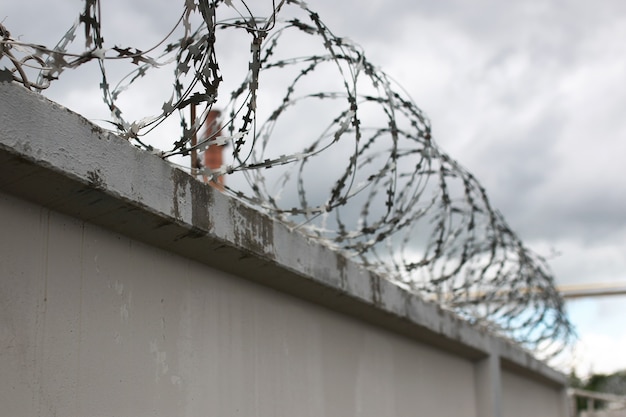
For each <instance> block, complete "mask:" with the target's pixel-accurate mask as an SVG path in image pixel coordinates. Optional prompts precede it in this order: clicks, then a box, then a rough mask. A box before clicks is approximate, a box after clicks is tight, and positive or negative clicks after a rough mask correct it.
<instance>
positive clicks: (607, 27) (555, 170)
mask: <svg viewBox="0 0 626 417" xmlns="http://www.w3.org/2000/svg"><path fill="white" fill-rule="evenodd" d="M256 1H257V0H255V2H256ZM103 3H104V4H103V12H104V13H105V15H106V16H108V25H109V26H108V29H109V32H105V41H107V42H110V43H109V44H110V45H113V44H115V43H122V44H133V42H139V43H140V44H142V43H143V47H147V46H148V45H150V44H152V43H155V41H158V40H159V39H160V38H161V37H162V36H163V34H164V33H165V32H166V28H169V27H170V25H171V24H173V23H174V21H175V20H176V17H177V16H178V15H179V10H181V4H182V3H183V1H182V0H181V1H180V2H176V1H171V0H168V1H165V0H161V1H154V0H151V1H147V0H141V1H139V0H137V1H133V2H124V1H120V0H108V1H107V2H103ZM268 4H269V5H271V3H270V2H269V1H268ZM308 4H309V7H310V8H312V9H315V10H317V11H319V14H320V17H321V18H322V20H323V21H324V22H325V23H326V24H327V26H329V27H330V28H331V30H332V31H333V32H334V33H335V34H336V35H338V36H345V37H348V38H350V39H351V40H352V41H354V42H355V43H358V44H360V45H361V46H362V47H363V49H364V50H365V52H366V55H367V56H368V59H369V60H370V61H371V62H373V63H375V64H376V65H378V66H380V67H381V68H382V69H383V70H385V71H386V72H387V73H388V74H389V75H391V76H392V77H393V78H394V79H395V80H397V81H398V82H399V84H401V85H402V86H403V87H404V88H405V89H406V90H407V92H408V93H409V94H410V95H411V97H412V98H413V99H414V101H415V102H416V103H417V105H418V106H419V107H420V108H421V109H422V110H424V112H425V113H426V114H427V115H428V117H429V118H430V120H431V122H432V126H433V133H434V138H435V140H436V141H437V142H438V143H439V145H440V146H441V147H442V148H443V149H444V150H445V151H447V153H448V154H450V155H451V156H452V157H453V158H455V159H457V160H458V161H459V162H460V163H461V164H462V165H464V166H465V167H466V168H468V169H469V170H470V171H471V172H472V173H474V174H475V175H476V177H478V179H479V180H480V181H481V182H482V183H483V185H484V186H485V188H486V189H487V192H488V194H489V196H490V198H491V200H492V203H493V205H494V206H495V207H496V208H498V209H499V210H500V211H501V212H502V213H503V214H504V216H505V217H506V219H507V220H508V223H509V225H510V226H511V227H512V228H513V229H514V230H515V231H516V232H517V233H518V234H519V235H520V236H521V238H522V239H523V240H524V241H525V243H526V244H527V246H529V247H531V248H532V249H533V250H535V251H536V252H539V253H540V254H542V255H544V256H546V257H547V258H548V259H549V262H550V265H551V267H552V269H553V272H554V274H555V276H556V279H557V282H558V283H559V284H570V283H609V282H626V274H625V271H626V222H625V220H626V181H625V180H624V174H625V173H626V171H625V169H624V167H623V159H624V158H625V157H626V140H625V139H626V117H624V116H623V115H622V112H623V109H624V108H626V88H625V87H624V86H623V85H624V82H623V80H624V79H625V74H626V42H624V39H626V2H624V1H622V0H602V1H599V2H595V3H594V4H593V6H592V5H591V4H590V3H589V2H583V1H582V0H569V1H561V0H524V1H517V0H514V1H510V2H502V1H497V0H476V1H472V2H470V1H461V0H438V1H433V0H428V1H427V0H392V1H381V0H367V1H366V0H359V1H357V0H342V1H329V0H318V1H316V2H315V1H309V2H308ZM80 7H81V6H80V2H78V1H77V0H72V1H70V0H57V1H55V2H49V1H44V0H31V1H28V2H18V1H10V2H8V4H7V5H3V8H2V11H1V12H0V13H1V14H0V20H1V21H3V24H4V25H5V26H6V27H7V28H8V29H9V30H10V31H11V33H12V35H13V36H14V37H19V38H20V39H21V40H23V41H27V42H33V43H40V44H45V45H50V46H52V45H54V44H55V43H56V41H57V40H58V39H59V38H60V37H61V36H62V34H63V33H64V32H65V30H66V29H67V28H68V27H69V26H70V25H71V23H72V22H73V21H74V19H75V18H76V16H77V14H78V12H79V10H80ZM126 39H132V40H133V42H129V41H125V40H126ZM247 53H248V52H247V51H246V52H245V54H246V56H247ZM92 71H93V69H92ZM63 77H64V78H62V79H61V80H60V81H59V84H60V86H59V87H58V88H56V87H54V88H51V89H50V91H49V92H47V93H46V94H47V95H48V96H49V97H51V98H53V99H54V100H57V101H59V102H61V103H62V104H64V105H66V106H68V107H70V108H72V109H74V110H76V111H78V112H79V113H82V114H84V115H85V116H87V117H89V118H92V119H98V118H100V117H106V111H105V110H106V109H103V108H102V106H103V105H102V102H101V100H100V96H101V93H100V92H99V90H98V83H99V79H98V77H97V76H92V75H90V73H89V70H88V69H87V70H83V69H81V70H78V71H77V72H76V74H74V75H72V74H69V73H66V74H63ZM61 82H64V83H65V84H61ZM152 94H157V95H158V90H157V91H150V92H148V93H146V95H145V97H144V100H145V101H146V102H150V101H154V97H153V96H152ZM165 99H167V98H165ZM157 101H158V100H157ZM163 101H164V100H163V99H160V102H163ZM568 311H569V313H570V317H571V319H572V321H573V322H574V324H575V325H576V326H577V330H578V333H579V336H580V340H579V342H578V349H577V355H576V363H575V364H576V366H577V369H578V371H579V373H583V374H584V373H587V372H612V371H615V370H617V369H626V354H624V352H626V326H625V325H624V324H623V321H624V320H623V319H624V318H625V317H626V296H614V297H606V298H593V299H583V300H577V301H569V302H568Z"/></svg>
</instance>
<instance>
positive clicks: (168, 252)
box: [0, 83, 565, 417]
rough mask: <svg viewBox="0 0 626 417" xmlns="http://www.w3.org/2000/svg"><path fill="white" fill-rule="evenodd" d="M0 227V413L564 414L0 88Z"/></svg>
mask: <svg viewBox="0 0 626 417" xmlns="http://www.w3.org/2000/svg"><path fill="white" fill-rule="evenodd" d="M0 230H1V231H2V233H1V234H0V256H1V258H0V260H1V263H0V404H1V407H2V413H1V414H2V415H10V416H91V415H93V416H101V415H102V416H104V415H113V416H130V415H132V416H206V415H218V416H231V415H241V416H278V415H284V416H320V415H322V416H344V415H350V416H352V415H354V416H370V415H371V416H383V415H384V416H406V415H428V416H486V417H489V416H500V415H505V416H509V415H511V416H537V415H542V416H564V415H565V409H564V407H563V404H564V401H565V396H564V391H563V387H564V383H565V378H564V376H563V375H561V374H559V373H557V372H555V371H553V370H552V369H550V368H548V367H547V366H545V365H544V364H543V363H541V362H539V361H537V360H536V359H534V358H533V357H532V356H531V355H529V354H528V353H527V352H524V351H523V350H521V349H519V348H518V347H516V346H515V345H513V344H511V343H509V342H507V341H505V340H502V339H500V338H498V337H495V336H493V335H491V334H489V333H488V332H486V331H485V330H484V329H479V328H474V327H472V326H469V325H468V324H467V323H465V322H464V321H462V320H460V319H459V318H457V317H455V316H454V315H453V314H451V313H449V312H446V311H443V310H441V309H440V308H439V307H437V306H435V305H432V304H428V303H425V302H423V301H422V300H420V299H419V298H418V297H416V296H415V295H412V294H410V293H407V292H406V291H404V290H402V289H400V288H398V287H396V286H394V285H393V284H391V283H389V282H388V281H386V280H385V279H384V278H382V277H379V276H376V275H374V274H371V273H369V272H367V271H363V270H361V269H359V268H358V267H357V266H356V265H354V264H353V263H351V262H350V261H349V260H347V259H345V258H344V257H342V256H341V255H339V254H337V253H335V252H333V251H332V250H330V249H328V248H325V247H323V246H320V245H317V244H313V243H311V242H308V241H307V240H306V239H304V238H303V237H302V236H299V235H298V234H297V233H293V232H291V231H290V230H289V229H288V228H286V227H285V226H283V225H281V224H278V223H276V222H274V221H272V220H271V219H269V218H267V217H265V216H263V215H261V214H259V213H258V212H256V211H254V210H253V209H250V208H248V207H246V206H244V205H242V204H240V203H238V202H237V201H234V200H232V199H230V198H228V197H226V196H224V195H221V194H219V193H217V192H216V191H215V190H213V189H212V188H210V187H207V186H206V185H204V184H202V183H200V182H198V181H195V180H194V179H193V178H190V177H189V176H187V175H186V174H184V173H182V172H180V171H177V170H175V169H174V168H172V167H170V166H169V165H168V164H167V163H166V162H164V161H162V160H160V159H159V158H157V157H155V156H153V155H150V154H147V153H144V152H140V151H138V150H136V149H134V148H132V147H130V146H129V145H128V144H127V143H126V142H125V141H123V140H121V139H119V138H117V137H115V136H113V135H110V134H108V133H105V132H103V131H101V130H100V129H99V128H97V127H95V126H93V125H91V124H90V123H89V122H87V121H86V120H84V119H82V118H81V117H80V116H77V115H75V114H73V113H71V112H69V111H67V110H66V109H63V108H61V107H59V106H58V105H55V104H54V103H50V102H48V101H47V100H45V99H43V98H42V97H40V96H37V95H34V94H32V93H30V92H27V91H26V90H24V89H23V88H21V87H19V86H16V85H12V84H7V83H0ZM524 398H532V401H533V403H534V408H528V407H526V406H525V405H526V400H524Z"/></svg>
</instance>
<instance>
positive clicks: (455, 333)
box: [0, 83, 564, 415]
mask: <svg viewBox="0 0 626 417" xmlns="http://www.w3.org/2000/svg"><path fill="white" fill-rule="evenodd" d="M0 190H3V191H4V192H6V193H8V194H10V195H14V196H17V197H20V198H22V199H25V200H28V201H31V202H33V203H35V204H36V205H37V206H40V207H42V209H40V216H56V214H54V213H55V212H61V213H65V214H67V215H69V216H71V217H70V218H75V219H77V220H76V221H77V222H78V223H76V224H78V225H82V226H80V227H82V228H83V229H85V228H90V227H91V226H88V225H89V224H95V225H99V226H102V227H104V228H105V229H107V230H109V231H112V232H114V233H120V234H121V235H123V236H125V238H124V239H130V240H128V242H131V243H128V245H130V247H136V246H137V243H132V242H144V243H147V244H148V245H150V246H153V247H156V248H161V249H163V250H165V251H166V252H163V253H170V254H178V255H183V256H184V257H185V258H187V259H190V260H193V261H197V262H199V263H201V264H204V265H207V266H209V267H210V271H221V272H219V274H218V275H220V274H227V275H229V276H230V275H232V276H237V277H244V278H246V279H248V280H252V281H255V282H257V283H261V284H263V285H264V286H267V287H269V288H273V289H277V290H279V291H280V292H282V293H287V294H291V295H295V296H297V297H299V298H301V299H305V300H308V301H311V302H313V303H314V304H317V305H320V306H324V307H327V308H330V309H331V310H334V311H337V312H340V313H344V314H346V315H347V316H352V317H356V318H358V319H360V320H361V321H362V322H351V323H361V324H358V325H356V324H355V325H356V326H362V325H364V324H363V323H369V324H370V325H371V324H373V325H376V326H379V327H382V328H385V329H387V330H391V331H393V332H396V333H398V334H400V335H404V336H408V337H409V338H410V339H413V340H414V341H416V342H418V343H417V344H416V346H421V347H420V349H431V348H426V346H431V347H432V348H436V349H438V350H439V352H440V354H442V355H445V357H446V358H454V360H456V361H461V362H459V363H465V364H467V363H469V364H472V365H471V367H477V369H479V371H478V372H474V371H472V372H471V373H472V376H471V378H470V380H474V381H475V382H476V383H477V384H479V385H480V384H483V383H486V384H487V385H488V386H490V387H492V388H493V389H497V388H498V387H499V385H500V384H499V382H498V381H499V379H498V378H499V372H500V369H499V367H496V368H494V367H493V364H494V363H495V364H497V363H500V362H501V363H503V364H508V366H509V368H510V369H516V370H522V371H523V372H522V373H524V374H527V375H530V376H531V378H535V380H540V381H543V382H546V381H547V383H548V385H550V384H552V385H554V386H562V385H563V384H564V377H563V376H562V375H560V374H558V373H557V372H555V371H553V370H551V369H550V368H548V367H546V366H545V365H544V364H542V363H541V362H539V361H537V360H535V359H534V358H533V357H532V356H531V355H529V354H527V353H526V352H524V351H522V350H520V349H519V348H517V347H515V346H514V345H512V344H510V343H508V342H506V341H503V340H501V339H498V338H494V337H493V336H492V335H490V334H488V333H486V332H484V331H482V330H480V329H476V328H473V327H471V326H469V325H468V324H467V323H465V322H464V321H462V320H460V319H458V318H457V317H455V316H454V315H452V314H450V313H449V312H447V311H443V310H441V309H440V308H439V307H437V306H435V305H433V304H428V303H425V302H423V301H422V300H420V299H419V298H418V297H416V296H415V295H412V294H410V293H408V292H407V291H404V290H402V289H401V288H398V287H397V286H395V285H393V284H391V283H389V282H388V281H386V280H384V279H382V278H381V277H378V276H375V275H373V274H371V273H369V272H367V271H364V270H362V269H360V268H358V267H357V266H356V265H355V264H354V263H352V262H350V261H348V260H346V259H345V258H343V257H342V256H341V255H339V254H337V253H335V252H333V251H332V250H330V249H328V248H326V247H323V246H321V245H319V244H315V243H312V242H309V241H307V240H306V239H305V238H303V237H302V236H300V235H298V234H297V233H293V232H291V231H290V230H288V228H287V227H285V226H284V225H281V224H279V223H277V222H274V221H273V220H271V219H270V218H268V217H266V216H264V215H262V214H260V213H258V212H256V211H255V210H253V209H251V208H249V207H247V206H245V205H243V204H241V203H239V202H237V201H235V200H233V199H232V198H229V197H227V196H224V195H222V194H220V193H218V192H216V191H215V190H213V189H212V188H211V187H208V186H206V185H205V184H203V183H201V182H198V181H196V180H195V179H193V178H192V177H190V176H189V175H187V174H185V173H183V172H181V171H179V170H176V169H174V168H172V167H171V166H170V165H169V164H167V163H166V162H164V161H162V160H161V159H159V158H158V157H156V156H154V155H151V154H149V153H146V152H142V151H139V150H137V149H135V148H133V147H131V146H129V144H128V143H127V142H126V141H124V140H122V139H120V138H118V137H116V136H114V135H111V134H109V133H106V132H103V131H102V130H101V129H100V128H98V127H96V126H94V125H92V124H91V123H89V122H88V121H86V120H85V119H83V118H82V117H80V116H78V115H76V114H74V113H72V112H70V111H68V110H67V109H64V108H62V107H60V106H58V105H56V104H54V103H51V102H49V101H47V100H46V99H44V98H43V97H41V96H39V95H36V94H33V93H30V92H28V91H26V90H25V89H23V88H22V87H19V86H16V85H12V84H7V83H0ZM15 204H19V203H15ZM37 206H34V207H37ZM33 210H35V211H37V209H33ZM70 218H68V219H70ZM68 222H69V223H70V224H71V223H72V221H71V220H67V219H66V220H64V221H62V222H61V223H63V224H67V223H68ZM85 222H87V223H85ZM10 224H12V223H10ZM38 227H50V223H49V222H48V223H46V222H43V223H42V222H40V224H39V226H38ZM55 227H65V226H60V225H57V226H55ZM20 230H21V229H20ZM19 233H20V232H19V231H14V232H13V233H12V234H10V235H5V237H4V238H3V241H4V244H5V245H8V247H11V243H10V242H12V239H13V236H14V235H15V234H19ZM61 235H62V234H61ZM7 236H10V239H8V238H7ZM107 239H112V238H110V237H109V238H107ZM117 239H118V240H119V239H121V238H119V237H118V238H117ZM7 241H8V242H9V243H7ZM124 241H125V242H126V240H124ZM72 245H73V246H72V247H74V248H75V250H76V251H79V252H80V253H84V251H85V248H84V247H83V246H81V245H79V244H78V243H77V242H74V243H72ZM44 246H45V245H44ZM44 246H42V247H41V248H40V250H41V251H44V252H45V251H49V250H50V249H55V250H56V249H59V248H56V247H54V248H52V247H53V246H54V245H53V244H50V243H49V246H50V247H48V248H47V249H46V248H44ZM141 247H143V246H141ZM102 250H105V249H102ZM110 250H112V251H120V249H119V248H116V249H110ZM145 251H146V252H149V251H148V250H147V249H145ZM46 253H47V252H46ZM5 256H6V255H5ZM42 256H43V255H42ZM48 256H49V255H48V254H46V255H45V257H44V258H42V259H41V260H40V265H39V266H37V267H35V266H33V265H23V262H22V264H20V265H21V266H20V265H17V264H16V263H15V262H10V263H7V265H9V266H7V267H5V268H9V270H6V269H3V270H2V271H1V273H2V274H3V275H2V276H0V277H1V278H2V279H3V280H5V279H6V280H9V281H10V279H11V277H15V276H18V275H19V276H23V277H39V278H38V279H42V278H41V276H42V275H41V273H42V272H41V271H46V272H45V274H47V275H45V276H49V271H48V269H49V268H50V265H49V262H50V258H49V257H48ZM58 256H60V257H61V258H60V259H63V257H64V256H65V257H67V258H72V257H75V256H76V257H77V258H76V259H75V261H76V262H78V263H79V264H81V265H83V266H84V264H85V259H86V258H81V257H78V255H76V252H75V251H65V252H61V253H59V254H58ZM94 256H97V254H94ZM119 256H120V257H122V258H123V257H124V256H125V255H124V253H123V251H122V252H120V253H119ZM160 256H164V257H166V258H168V256H174V255H168V256H165V255H160ZM152 258H154V256H152V257H151V256H148V257H147V259H152ZM115 259H116V258H115V257H110V258H109V261H108V262H113V263H115ZM168 259H169V258H168ZM127 260H128V262H131V263H134V262H137V263H140V264H142V265H144V266H143V267H142V268H140V269H136V268H135V269H134V268H129V269H128V270H127V269H125V267H123V266H119V268H118V269H117V270H116V272H115V274H119V276H120V277H124V279H131V278H132V277H133V276H134V274H139V275H141V274H142V273H143V274H144V275H143V279H144V280H146V282H143V281H142V283H141V284H137V285H138V286H141V287H142V288H144V289H145V288H149V285H150V284H149V282H150V280H151V279H155V280H157V279H159V280H167V282H168V284H167V285H168V286H175V287H179V286H182V287H184V286H185V285H187V281H186V280H187V279H188V278H186V275H185V274H182V277H180V278H179V276H180V275H181V274H180V273H179V272H180V271H181V269H177V268H183V270H185V269H184V268H190V267H189V266H188V265H191V264H185V263H183V264H180V265H179V266H178V267H177V268H167V267H165V266H163V268H165V270H166V271H169V272H168V273H167V274H166V277H163V276H162V275H163V273H164V272H163V271H161V270H160V269H155V268H152V267H150V266H149V265H150V264H151V263H150V262H147V263H146V260H145V259H143V258H141V257H139V258H138V259H135V258H127ZM153 261H155V260H154V259H152V261H151V262H153ZM155 262H156V261H155ZM188 262H189V261H188ZM3 263H4V262H3ZM156 263H157V264H159V265H161V263H160V262H156ZM122 265H123V264H122ZM193 265H194V268H199V267H197V266H196V265H197V264H196V263H193ZM83 266H81V268H82V267H83ZM20 268H25V269H24V270H21V269H20ZM28 268H39V269H36V270H30V269H28ZM74 268H76V266H74ZM37 271H39V274H38V272H37ZM81 271H82V270H81ZM132 271H134V272H133V273H131V272H132ZM142 271H144V272H142ZM145 271H147V272H145ZM207 271H209V270H207ZM16 274H17V275H16ZM115 274H113V275H115ZM204 274H205V275H213V274H214V272H205V273H204ZM80 275H81V276H82V277H83V278H82V279H84V271H83V272H80ZM96 275H98V274H96ZM113 275H112V276H113ZM157 275H158V276H159V278H156V276H157ZM199 275H202V274H200V273H199ZM5 277H7V278H5ZM33 279H34V280H35V281H33V283H32V284H29V285H32V286H33V288H35V287H36V288H39V289H38V290H37V291H35V290H32V291H31V290H29V289H28V288H22V287H21V285H23V284H21V283H20V282H21V281H20V280H15V279H14V280H13V281H10V282H12V283H13V284H11V285H17V287H16V288H13V287H11V286H9V287H7V288H8V291H13V290H16V291H18V292H20V291H25V292H26V293H27V294H31V295H32V294H35V295H34V296H33V297H34V298H35V299H36V300H38V301H37V302H36V303H35V304H34V305H32V307H34V308H35V310H32V311H38V313H37V314H34V316H35V317H34V318H33V320H35V321H36V323H34V324H33V323H30V325H31V327H32V326H34V328H35V330H34V331H33V332H34V333H32V335H35V336H33V337H35V339H33V338H30V339H28V337H27V338H26V339H27V340H28V341H29V342H32V343H35V344H37V343H38V339H37V338H41V337H43V336H41V334H40V330H37V329H38V328H37V326H38V325H40V324H41V320H45V319H46V317H48V316H49V315H50V313H47V312H46V311H43V312H41V309H42V308H43V309H45V308H47V307H45V306H46V305H47V304H46V303H43V304H42V303H41V294H40V292H41V291H42V290H41V288H40V287H41V283H38V281H37V280H36V279H35V278H33ZM98 279H99V278H98ZM232 279H233V280H237V279H236V278H234V277H233V278H232ZM27 281H28V280H26V281H25V282H27ZM7 282H8V281H7ZM81 282H82V281H81ZM120 282H122V281H120ZM24 285H26V284H24ZM59 285H61V283H59ZM81 285H82V284H81ZM112 285H115V284H112ZM162 285H165V284H162ZM241 285H243V284H241ZM248 285H249V284H248ZM49 287H50V286H49V285H48V284H46V286H45V288H49ZM63 287H64V286H61V288H63ZM55 288H57V287H56V285H55ZM254 288H256V287H254ZM29 291H30V292H29ZM33 291H34V292H33ZM38 291H39V292H38ZM72 291H75V289H74V290H69V292H70V294H71V293H72ZM206 291H208V290H206ZM200 292H202V291H200ZM193 293H194V292H193V291H192V293H191V294H193ZM37 294H38V295H37ZM207 294H208V292H207ZM272 294H273V293H272ZM189 296H192V295H189ZM77 297H78V298H80V299H81V300H82V301H81V304H80V305H81V306H83V305H84V303H85V302H86V300H84V299H83V298H84V296H81V295H80V294H78V295H77ZM44 298H45V297H44ZM25 300H29V301H28V302H31V303H32V302H33V301H32V300H31V299H30V298H28V297H26V298H25ZM179 301H180V300H179ZM28 302H27V301H25V303H28ZM236 302H237V303H241V301H240V300H238V301H236ZM277 302H280V303H282V302H283V301H282V299H281V301H277ZM181 303H182V301H181V302H179V306H183V305H184V303H182V304H181ZM70 304H71V303H70ZM307 305H308V304H307ZM15 308H17V307H15ZM68 308H69V307H68ZM75 308H78V310H76V311H77V312H78V313H77V314H78V317H82V315H83V313H82V311H83V310H81V309H82V307H75ZM101 308H102V309H104V310H106V308H107V307H106V304H102V305H101ZM180 308H182V307H180ZM17 311H22V310H19V309H18V310H17ZM150 311H151V310H150V309H149V308H148V309H147V310H146V312H145V313H142V315H143V316H144V317H146V318H148V317H150V314H149V312H150ZM63 314H66V315H67V317H68V320H70V321H71V317H75V315H74V313H71V314H70V313H63ZM63 314H61V316H63ZM93 314H94V315H97V314H96V313H95V312H94V313H93ZM124 314H130V313H129V312H127V313H123V311H122V312H120V315H122V316H124ZM334 314H335V313H334ZM200 315H201V316H202V314H200ZM347 316H343V315H336V314H335V316H333V317H336V319H337V320H339V319H338V318H337V317H343V319H341V320H349V319H348V318H347ZM55 317H56V316H55ZM176 317H178V316H176ZM264 317H265V316H264ZM266 318H267V319H268V320H276V318H275V317H274V318H272V317H270V316H268V317H266ZM240 319H242V320H243V319H244V318H240ZM24 320H29V319H28V318H25V319H24ZM55 320H56V318H55ZM78 320H82V318H79V319H78ZM303 320H305V321H306V320H317V319H312V318H308V319H303ZM37 323H39V324H37ZM218 323H221V324H219V325H224V322H222V321H218ZM228 323H230V321H228ZM93 324H96V322H95V321H94V322H93ZM137 325H139V324H137ZM216 325H218V324H216ZM230 325H233V326H234V325H235V324H229V326H230ZM25 326H26V325H25ZM26 327H28V326H26ZM79 327H80V326H79ZM368 328H369V327H368ZM346 331H347V330H346ZM118 333H119V331H118ZM119 334H121V333H119ZM32 335H31V336H32ZM25 337H26V336H25ZM93 337H97V336H95V335H94V336H93ZM169 337H172V338H173V339H176V337H175V336H173V335H169ZM18 339H19V338H18ZM19 340H22V339H19ZM401 340H405V339H401ZM3 342H4V339H3ZM238 342H239V341H238ZM24 343H26V342H24ZM172 343H173V342H172ZM194 343H196V342H194ZM197 343H200V346H203V343H208V342H197ZM348 345H349V342H346V346H348ZM357 345H358V344H357ZM94 346H95V345H94ZM340 346H341V345H340ZM94 348H95V347H94ZM155 349H156V353H155V354H156V355H157V357H158V355H159V353H158V352H160V350H159V349H158V347H157V348H155ZM194 349H195V348H194ZM340 349H347V348H346V347H342V348H340ZM70 351H72V352H74V353H76V349H74V350H72V349H70ZM78 351H79V352H82V353H81V355H84V354H85V352H84V348H80V349H78ZM179 353H180V352H179ZM33 354H35V353H33ZM251 354H257V353H256V351H255V352H252V353H251ZM311 354H312V355H318V354H319V352H318V353H311ZM372 354H373V355H374V353H372ZM376 355H377V354H376ZM383 356H385V355H383ZM418 356H419V355H418ZM381 357H382V356H381ZM494 358H495V359H494ZM485 360H488V361H490V362H489V363H491V364H492V365H491V368H484V367H483V365H480V364H485V363H487V362H484V361H485ZM494 360H495V362H494ZM468 361H469V362H468ZM474 361H475V362H474ZM233 366H238V365H233ZM460 368H462V366H461V365H459V369H460ZM142 369H143V368H142ZM442 369H445V367H444V368H442ZM472 369H474V368H472ZM481 369H482V370H485V369H490V370H488V371H484V372H483V371H481ZM33 372H35V373H36V372H40V371H36V370H33ZM42 372H43V371H42ZM138 372H139V371H138ZM494 372H495V374H494ZM516 372H517V371H516ZM372 375H373V374H372ZM68 378H69V377H68ZM494 378H495V379H494ZM70 379H71V378H70ZM30 381H31V382H29V383H31V384H32V383H33V382H32V379H31V380H30ZM72 381H73V382H72V383H77V382H76V379H75V378H74V379H72ZM543 382H542V383H543ZM446 384H447V382H446ZM544 385H545V384H544ZM470 386H471V387H473V386H474V384H470ZM471 391H472V393H473V394H472V395H473V396H474V397H475V398H478V399H479V402H481V404H482V405H481V404H479V405H478V406H477V409H480V410H490V411H489V412H486V414H484V415H499V413H500V411H499V409H500V402H499V401H500V399H499V398H500V395H499V393H497V392H496V393H495V394H494V393H493V392H477V391H476V392H475V390H474V388H471ZM198 395H199V394H198ZM472 413H473V412H472ZM472 413H469V412H468V414H467V415H473V414H472ZM489 413H490V414H489ZM192 415H193V414H192ZM450 415H460V414H450Z"/></svg>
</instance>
